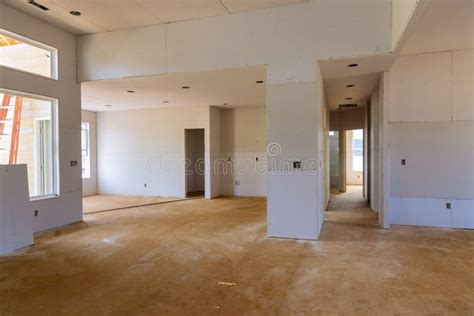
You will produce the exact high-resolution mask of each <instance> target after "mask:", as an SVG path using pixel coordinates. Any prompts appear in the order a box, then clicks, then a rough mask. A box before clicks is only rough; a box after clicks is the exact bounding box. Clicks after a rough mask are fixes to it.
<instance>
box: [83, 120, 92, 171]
mask: <svg viewBox="0 0 474 316" xmlns="http://www.w3.org/2000/svg"><path fill="white" fill-rule="evenodd" d="M81 151H82V179H89V178H90V177H91V151H90V125H89V123H85V122H82V124H81Z"/></svg>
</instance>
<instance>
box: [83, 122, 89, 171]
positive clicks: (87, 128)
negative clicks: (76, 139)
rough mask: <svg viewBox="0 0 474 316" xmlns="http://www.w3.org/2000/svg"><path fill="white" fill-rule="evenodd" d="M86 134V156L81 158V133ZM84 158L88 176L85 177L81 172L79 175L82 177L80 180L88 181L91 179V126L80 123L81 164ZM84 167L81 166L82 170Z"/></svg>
mask: <svg viewBox="0 0 474 316" xmlns="http://www.w3.org/2000/svg"><path fill="white" fill-rule="evenodd" d="M83 126H86V128H85V129H84V128H83ZM84 131H85V132H86V139H87V149H86V151H87V156H83V155H82V152H83V149H82V146H83V144H82V133H83V132H84ZM84 157H87V158H88V165H89V166H88V167H89V174H88V175H87V176H84V175H83V174H82V172H81V175H82V179H83V180H87V179H90V178H91V124H90V123H89V122H81V162H82V159H83V158H84ZM83 167H84V166H82V168H83ZM82 168H81V171H82Z"/></svg>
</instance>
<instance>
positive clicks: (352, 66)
mask: <svg viewBox="0 0 474 316" xmlns="http://www.w3.org/2000/svg"><path fill="white" fill-rule="evenodd" d="M357 66H359V64H349V65H347V67H350V68H354V67H357Z"/></svg>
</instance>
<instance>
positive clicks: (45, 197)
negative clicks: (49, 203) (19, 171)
mask: <svg viewBox="0 0 474 316" xmlns="http://www.w3.org/2000/svg"><path fill="white" fill-rule="evenodd" d="M58 197H59V194H48V195H38V196H30V202H34V201H41V200H49V199H56V198H58Z"/></svg>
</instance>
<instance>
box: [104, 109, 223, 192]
mask: <svg viewBox="0 0 474 316" xmlns="http://www.w3.org/2000/svg"><path fill="white" fill-rule="evenodd" d="M217 114H218V113H217ZM213 115H214V116H216V113H214V114H213ZM210 117H211V114H210V108H209V107H184V108H183V107H181V108H160V109H150V110H136V111H117V112H100V113H98V114H97V128H98V130H97V136H98V137H97V148H98V151H97V159H98V186H99V193H105V194H132V195H156V196H176V197H185V195H186V192H185V173H184V170H185V165H184V158H185V146H184V137H185V136H184V135H185V134H184V133H185V132H184V130H185V129H187V128H204V129H205V156H206V159H207V158H208V157H209V156H210V141H211V138H216V137H219V132H218V131H216V132H215V135H213V136H212V137H211V135H210V127H209V126H210V122H209V121H210ZM217 123H218V125H220V122H216V124H217ZM213 142H214V143H216V142H217V141H215V140H213ZM219 142H220V140H219ZM214 150H219V148H215V149H214ZM211 157H215V154H211ZM217 178H218V175H217V176H215V175H213V176H212V177H211V176H210V175H209V174H208V173H206V197H211V196H217V195H219V194H220V193H219V192H218V191H217V192H208V191H209V190H210V189H211V185H212V184H211V183H210V179H211V181H213V183H214V185H215V186H216V188H215V190H217V189H218V188H219V186H218V183H217V184H216V183H215V181H218V180H216V179H217ZM145 184H146V187H145Z"/></svg>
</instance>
